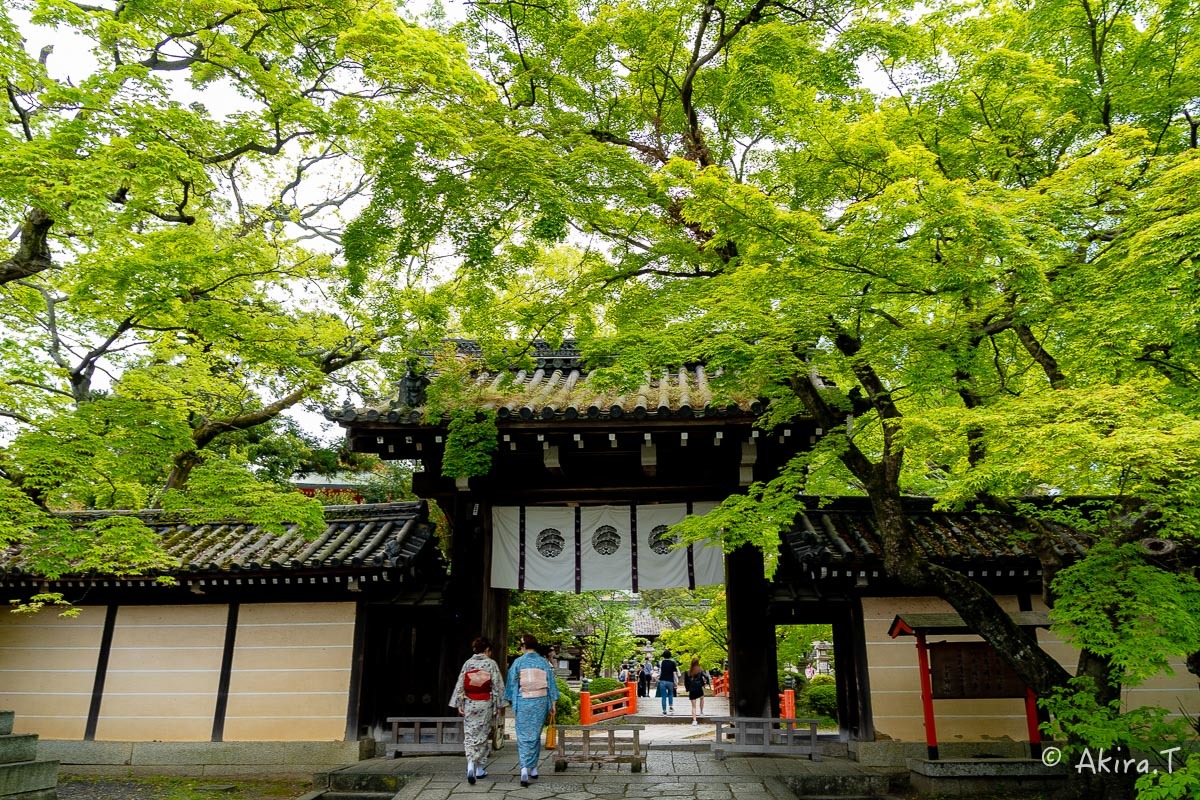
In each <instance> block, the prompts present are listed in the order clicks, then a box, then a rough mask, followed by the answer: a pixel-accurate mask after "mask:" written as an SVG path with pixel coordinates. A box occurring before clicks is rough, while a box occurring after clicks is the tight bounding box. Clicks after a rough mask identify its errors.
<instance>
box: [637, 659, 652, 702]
mask: <svg viewBox="0 0 1200 800" xmlns="http://www.w3.org/2000/svg"><path fill="white" fill-rule="evenodd" d="M653 671H654V665H653V664H651V663H650V656H646V659H645V660H644V661H643V662H642V672H641V674H640V675H638V696H639V697H649V696H650V673H651V672H653Z"/></svg>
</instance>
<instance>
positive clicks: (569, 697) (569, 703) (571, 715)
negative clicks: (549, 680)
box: [554, 678, 579, 725]
mask: <svg viewBox="0 0 1200 800" xmlns="http://www.w3.org/2000/svg"><path fill="white" fill-rule="evenodd" d="M554 682H555V683H556V684H557V685H558V700H557V702H555V704H554V721H555V722H557V723H558V724H559V725H577V724H579V694H578V693H577V692H573V691H571V687H570V686H568V685H567V682H566V681H564V680H563V679H562V678H557V679H555V681H554Z"/></svg>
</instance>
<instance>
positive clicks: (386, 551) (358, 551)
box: [0, 502, 433, 577]
mask: <svg viewBox="0 0 1200 800" xmlns="http://www.w3.org/2000/svg"><path fill="white" fill-rule="evenodd" d="M427 512H428V508H427V506H426V504H425V503H424V502H417V503H379V504H362V505H353V506H327V507H326V508H325V520H326V522H327V526H326V528H325V531H324V533H322V534H321V535H320V536H318V537H317V538H316V539H314V540H311V541H310V540H306V539H304V538H303V537H302V536H300V535H299V533H297V529H296V527H295V526H291V527H289V528H288V529H287V531H286V532H285V533H283V534H282V535H278V536H277V535H274V534H271V533H268V532H266V531H264V530H262V529H261V528H258V527H257V526H255V525H251V524H246V523H239V522H236V521H230V522H222V523H212V524H205V525H188V524H185V523H180V522H173V521H168V520H164V519H163V515H162V512H160V511H155V510H150V511H142V512H138V513H137V514H136V516H138V517H139V518H140V519H141V520H142V521H143V522H145V523H146V525H148V526H149V527H150V528H152V529H154V530H155V531H157V532H158V533H159V534H160V535H161V536H162V538H163V545H164V549H165V550H166V551H167V553H168V554H169V555H171V556H173V557H174V558H177V559H179V561H180V564H181V566H180V568H179V570H178V571H177V572H176V573H174V574H177V575H185V574H201V573H207V574H221V573H224V574H229V573H239V574H244V573H247V572H256V573H261V572H271V571H279V570H319V569H330V568H358V569H370V568H385V569H389V568H394V567H405V566H408V565H409V564H411V563H412V562H413V561H415V559H416V558H417V557H418V555H420V553H421V552H422V550H423V549H424V548H426V547H432V546H433V544H432V542H433V526H432V525H431V524H430V523H429V522H428V518H427ZM113 513H114V512H105V511H85V512H74V513H71V514H70V515H69V518H70V519H72V520H74V521H77V522H79V523H85V522H88V521H90V520H94V519H98V518H101V517H104V516H110V515H112V514H113ZM28 574H29V573H27V572H26V570H25V568H24V561H23V559H22V557H21V552H20V550H19V549H17V548H15V547H12V548H9V549H8V550H7V551H0V576H9V577H11V576H14V575H28ZM85 577H86V576H85ZM95 577H102V576H98V575H97V576H95Z"/></svg>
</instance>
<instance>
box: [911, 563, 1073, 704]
mask: <svg viewBox="0 0 1200 800" xmlns="http://www.w3.org/2000/svg"><path fill="white" fill-rule="evenodd" d="M925 572H926V575H927V576H928V581H929V584H930V586H931V587H932V588H933V590H934V591H935V592H936V593H937V594H938V596H940V597H941V598H942V599H943V600H945V601H946V602H948V603H949V604H950V605H951V606H953V607H954V610H955V611H957V612H958V615H959V616H960V617H962V618H963V621H964V622H965V623H966V624H967V626H968V627H969V628H971V629H972V630H973V631H975V632H976V633H978V634H979V635H980V636H982V637H983V639H984V641H986V642H987V643H988V644H990V645H991V646H992V647H994V648H995V649H996V652H997V653H999V654H1000V657H1001V658H1003V659H1004V660H1005V661H1006V662H1008V664H1009V665H1010V666H1011V667H1012V668H1013V669H1014V670H1015V671H1016V673H1017V674H1018V675H1019V676H1021V680H1023V681H1025V684H1026V685H1027V686H1028V687H1029V688H1031V689H1033V691H1034V692H1036V693H1037V695H1038V696H1039V697H1046V696H1048V695H1050V694H1052V693H1053V692H1054V691H1055V690H1057V689H1060V688H1062V687H1064V686H1066V684H1067V681H1069V680H1070V679H1071V675H1070V673H1069V672H1067V671H1066V670H1065V669H1063V667H1062V665H1061V664H1059V663H1058V662H1057V661H1055V660H1054V659H1053V658H1052V657H1051V656H1050V654H1049V653H1047V652H1046V651H1045V650H1043V649H1042V648H1041V647H1040V646H1039V645H1038V643H1037V640H1036V639H1035V638H1034V637H1033V635H1032V634H1030V633H1029V632H1027V631H1026V630H1025V629H1024V628H1022V627H1020V626H1019V625H1017V624H1016V623H1015V622H1013V621H1012V619H1011V618H1010V617H1009V616H1008V613H1007V612H1006V611H1005V610H1004V609H1003V608H1001V607H1000V604H999V603H997V602H996V598H995V597H993V596H992V593H991V592H989V591H988V590H987V589H985V588H983V587H982V586H980V585H979V584H978V583H977V582H976V581H973V580H971V579H970V578H968V577H967V576H965V575H963V574H962V573H961V572H956V571H955V570H952V569H947V568H946V567H942V566H939V565H937V564H928V565H926V567H925Z"/></svg>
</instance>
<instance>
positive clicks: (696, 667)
mask: <svg viewBox="0 0 1200 800" xmlns="http://www.w3.org/2000/svg"><path fill="white" fill-rule="evenodd" d="M699 671H700V659H698V658H693V659H692V666H691V669H689V670H688V672H692V673H696V672H699Z"/></svg>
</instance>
